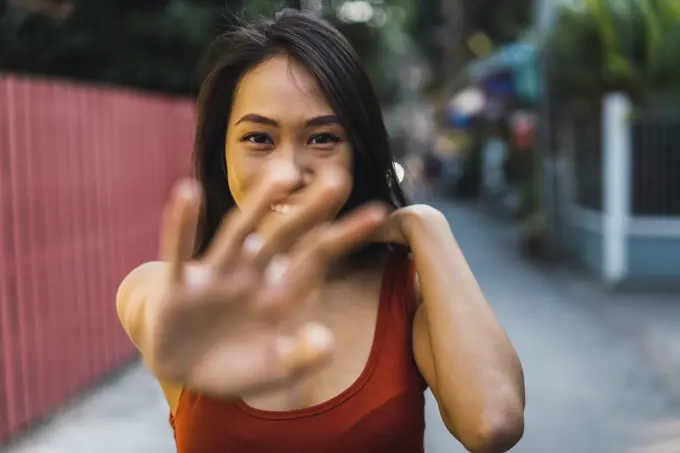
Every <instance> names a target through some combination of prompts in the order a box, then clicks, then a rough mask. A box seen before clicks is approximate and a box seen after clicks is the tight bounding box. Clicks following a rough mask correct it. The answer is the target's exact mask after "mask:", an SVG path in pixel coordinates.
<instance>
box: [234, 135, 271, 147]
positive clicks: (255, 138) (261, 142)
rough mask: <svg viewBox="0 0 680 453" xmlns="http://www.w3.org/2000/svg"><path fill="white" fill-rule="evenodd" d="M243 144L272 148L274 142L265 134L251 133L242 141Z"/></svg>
mask: <svg viewBox="0 0 680 453" xmlns="http://www.w3.org/2000/svg"><path fill="white" fill-rule="evenodd" d="M241 142H248V143H251V144H253V145H255V146H257V147H263V146H271V145H273V144H274V140H272V138H271V137H270V136H269V135H268V134H265V133H263V132H251V133H250V134H247V135H245V136H244V137H243V138H242V139H241Z"/></svg>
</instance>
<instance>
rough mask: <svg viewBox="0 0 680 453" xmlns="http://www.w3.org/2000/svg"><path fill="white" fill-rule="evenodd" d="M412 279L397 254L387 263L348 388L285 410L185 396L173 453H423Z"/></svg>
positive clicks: (406, 262) (175, 426)
mask: <svg viewBox="0 0 680 453" xmlns="http://www.w3.org/2000/svg"><path fill="white" fill-rule="evenodd" d="M413 272H414V271H413V265H412V261H411V260H410V259H408V258H406V257H405V256H404V255H397V254H395V255H393V256H392V257H391V258H390V259H389V260H388V262H387V264H386V266H385V270H384V273H383V281H382V288H381V293H380V305H379V308H378V317H377V323H376V329H375V335H374V338H373V345H372V348H371V352H370V355H369V358H368V362H367V363H366V366H365V368H364V370H363V372H362V373H361V375H360V376H359V378H358V379H357V380H356V381H355V382H354V383H353V384H352V385H351V386H350V387H349V388H348V389H346V390H345V391H344V392H342V393H341V394H339V395H337V396H336V397H334V398H332V399H331V400H329V401H326V402H325V403H322V404H318V405H316V406H312V407H308V408H304V409H298V410H291V411H265V410H259V409H255V408H252V407H250V406H248V405H246V404H245V403H244V402H243V401H236V402H235V401H225V400H220V399H216V398H212V397H207V396H204V395H200V394H197V393H195V392H192V391H189V390H186V391H184V392H182V395H181V396H180V400H179V405H178V407H177V410H176V414H175V416H174V417H173V416H171V417H170V423H171V424H172V427H173V429H174V432H175V440H176V443H177V451H178V453H271V452H277V453H301V452H319V453H347V452H352V453H388V452H389V453H394V452H400V453H422V452H423V435H424V431H425V415H424V405H425V401H424V395H423V393H424V391H425V388H426V384H425V381H424V380H423V378H422V377H421V375H420V373H419V372H418V369H417V367H416V364H415V360H414V358H413V350H412V346H411V331H412V324H413V317H414V315H415V309H416V305H415V297H414V287H413V283H414V273H413Z"/></svg>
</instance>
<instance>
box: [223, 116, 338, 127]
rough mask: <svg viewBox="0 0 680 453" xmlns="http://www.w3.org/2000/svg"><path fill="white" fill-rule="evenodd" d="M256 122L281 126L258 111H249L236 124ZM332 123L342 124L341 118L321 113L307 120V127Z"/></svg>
mask: <svg viewBox="0 0 680 453" xmlns="http://www.w3.org/2000/svg"><path fill="white" fill-rule="evenodd" d="M244 122H248V123H256V124H264V125H267V126H274V127H279V123H278V122H276V120H273V119H271V118H268V117H266V116H262V115H258V114H256V113H248V114H246V115H243V116H242V117H241V119H239V120H238V121H237V122H236V124H240V123H244ZM331 124H340V119H339V118H338V117H337V116H336V115H321V116H316V117H314V118H311V119H309V120H307V121H306V122H305V127H318V126H328V125H331Z"/></svg>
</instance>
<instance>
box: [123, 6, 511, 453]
mask: <svg viewBox="0 0 680 453" xmlns="http://www.w3.org/2000/svg"><path fill="white" fill-rule="evenodd" d="M216 46H218V47H217V49H221V50H220V51H219V52H217V53H215V52H211V54H212V55H218V58H217V61H216V62H215V63H214V65H213V66H212V67H211V68H210V71H209V72H208V75H207V77H206V79H205V82H204V83H203V86H202V88H201V92H200V95H199V100H198V106H197V110H198V121H197V133H196V144H195V162H196V177H197V179H198V184H194V183H192V182H184V183H182V184H180V185H179V186H178V187H177V188H176V190H175V191H174V193H173V195H172V197H171V199H170V201H169V203H168V205H167V208H166V210H165V221H164V227H163V232H162V244H161V258H162V261H159V262H154V263H147V264H144V265H142V266H140V267H139V268H137V269H135V270H134V271H132V272H131V273H130V274H129V275H128V276H127V277H126V279H125V280H124V281H123V283H122V284H121V287H120V289H119V293H118V298H117V304H118V312H119V314H120V318H121V322H122V324H123V326H124V328H125V330H126V331H127V332H128V334H129V335H130V337H131V339H132V341H133V342H134V343H135V344H136V345H137V347H138V348H139V349H140V351H141V353H142V355H143V357H144V359H145V361H146V363H147V364H148V365H149V367H150V369H151V370H152V371H153V373H154V374H155V375H156V376H157V378H158V380H159V381H160V383H161V386H162V388H163V390H164V393H165V395H166V397H167V400H168V403H169V405H170V412H171V423H172V425H173V428H174V433H175V439H176V442H177V449H178V452H179V453H198V452H211V453H212V452H227V451H229V452H231V453H240V452H248V453H256V452H273V451H276V452H279V453H285V452H296V453H298V452H302V451H317V452H323V453H333V452H343V453H344V452H353V453H361V452H366V453H368V452H370V453H381V452H390V453H391V452H404V453H415V452H422V451H423V432H424V397H423V392H424V390H425V388H426V387H427V386H429V387H430V388H431V389H432V391H433V393H434V395H435V397H436V398H437V401H438V403H439V407H440V411H441V414H442V417H443V420H444V422H445V424H446V426H447V427H448V428H449V430H450V431H451V433H452V434H453V435H454V436H456V437H457V438H458V439H459V440H460V441H461V442H462V443H463V445H465V447H466V448H468V449H469V450H470V451H473V452H477V451H478V452H482V451H483V452H501V451H506V450H507V449H509V448H510V447H512V446H513V445H514V444H515V443H516V442H517V441H518V440H519V438H520V436H521V435H522V430H523V408H524V383H523V378H522V369H521V365H520V362H519V360H518V358H517V355H516V353H515V350H514V349H513V347H512V345H511V344H510V342H509V341H508V338H507V336H506V335H505V333H504V331H503V329H502V328H501V326H500V325H499V323H498V322H497V320H496V318H495V316H494V314H493V312H492V310H491V308H490V307H489V305H488V304H487V302H486V301H485V300H484V297H483V295H482V293H481V291H480V289H479V287H478V286H477V283H476V282H475V280H474V278H473V277H472V275H471V272H470V269H469V267H468V266H467V264H466V262H465V259H464V258H463V256H462V254H461V251H460V249H459V248H458V245H457V244H456V241H455V239H454V237H453V235H452V234H451V231H450V228H449V225H448V223H447V221H446V219H445V217H444V216H443V215H442V214H441V213H440V212H438V211H436V210H435V209H434V208H431V207H428V206H423V205H415V206H408V205H407V203H406V200H405V197H404V195H403V194H402V192H401V188H400V186H399V184H398V182H397V181H396V178H395V174H394V170H393V164H392V162H393V159H392V155H391V152H390V149H389V141H388V137H387V133H386V131H385V127H384V124H383V119H382V116H381V111H380V106H379V104H378V101H377V99H376V96H375V94H374V91H373V88H372V87H371V85H370V82H369V80H368V78H367V76H366V74H365V72H364V70H363V69H362V68H361V66H360V63H359V60H358V58H357V55H356V54H355V53H354V51H353V50H352V49H351V47H350V45H349V44H348V42H347V41H346V40H345V38H344V37H343V36H342V35H341V34H340V33H339V32H338V31H336V30H335V29H333V28H332V27H331V26H330V25H328V24H327V23H326V22H324V21H322V20H321V19H319V18H316V17H315V16H312V15H307V14H303V13H299V12H294V11H285V12H284V13H282V14H280V15H279V16H278V17H277V19H276V20H275V21H273V22H266V23H260V24H256V25H253V26H242V27H241V28H238V29H234V30H232V31H230V32H228V33H227V34H226V35H225V36H223V37H222V38H220V39H219V40H218V41H217V43H216ZM196 219H198V221H197V220H196Z"/></svg>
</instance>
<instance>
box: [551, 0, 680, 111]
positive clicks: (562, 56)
mask: <svg viewBox="0 0 680 453" xmlns="http://www.w3.org/2000/svg"><path fill="white" fill-rule="evenodd" d="M678 44H680V5H679V4H678V2H677V1H676V0H583V2H582V3H581V4H580V5H578V6H576V7H564V8H563V9H562V11H561V14H560V15H559V19H558V22H557V25H556V27H555V28H554V29H553V31H552V33H551V34H550V35H549V38H548V41H547V50H548V52H549V55H550V58H551V60H552V71H551V72H550V78H551V80H552V82H553V85H554V86H555V87H556V88H557V89H558V92H559V93H560V94H562V95H563V96H565V97H593V96H599V95H601V94H603V93H606V92H611V91H623V92H626V93H628V94H629V95H630V96H631V97H632V98H633V99H634V100H636V101H637V102H639V103H659V102H677V100H678V96H679V95H680V79H678V78H677V74H678V71H680V59H678V58H677V50H675V49H677V47H678Z"/></svg>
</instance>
